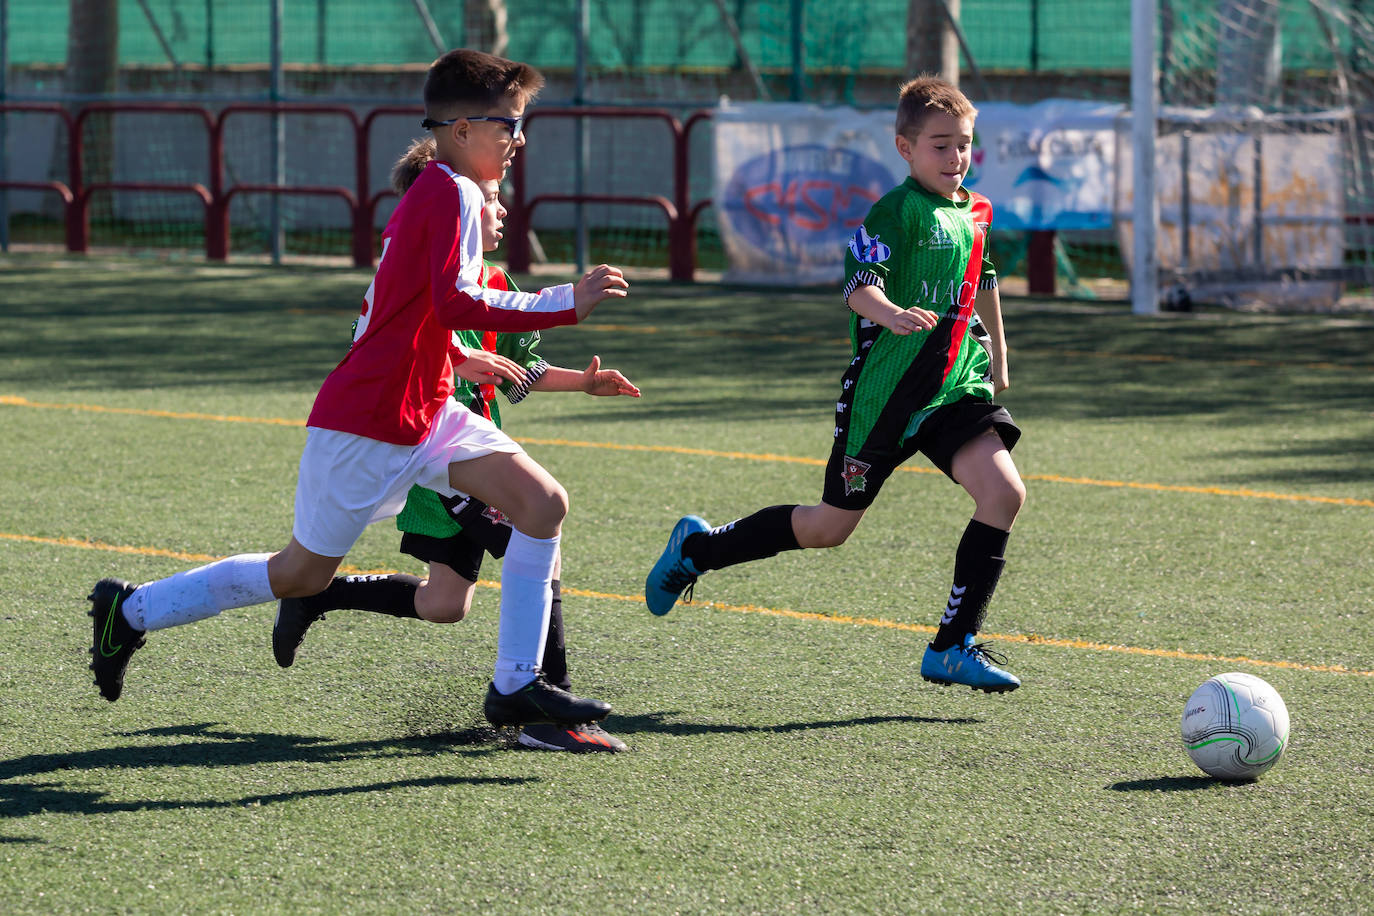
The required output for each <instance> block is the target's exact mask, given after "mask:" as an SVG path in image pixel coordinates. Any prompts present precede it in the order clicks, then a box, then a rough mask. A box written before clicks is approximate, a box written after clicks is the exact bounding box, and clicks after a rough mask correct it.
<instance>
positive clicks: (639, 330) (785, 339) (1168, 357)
mask: <svg viewBox="0 0 1374 916" xmlns="http://www.w3.org/2000/svg"><path fill="white" fill-rule="evenodd" d="M287 311H288V313H289V314H292V315H319V314H326V315H350V316H356V315H357V314H358V310H357V309H302V308H293V309H288V310H287ZM578 330H579V331H581V332H583V333H598V332H599V333H609V334H619V335H625V334H641V335H646V336H652V335H654V334H665V333H666V334H672V335H673V336H674V337H701V338H717V339H726V340H757V341H764V342H770V343H785V344H790V345H794V346H795V345H796V344H823V345H829V346H836V347H847V346H849V338H848V337H841V336H838V335H826V336H820V335H814V334H812V335H800V336H798V335H792V334H765V333H762V332H759V331H731V330H723V329H720V328H671V329H664V328H659V327H656V326H654V325H651V324H612V323H608V322H600V321H598V322H594V323H592V324H587V325H580V326H579V327H578ZM1012 355H1013V356H1016V355H1024V356H1039V357H1049V358H1052V359H1109V360H1112V361H1114V362H1127V363H1181V362H1206V363H1207V364H1208V365H1212V366H1243V367H1245V368H1266V367H1267V368H1272V369H1317V370H1321V371H1324V372H1332V371H1335V372H1352V371H1353V372H1374V365H1371V364H1368V363H1332V362H1288V361H1285V360H1268V359H1258V358H1255V357H1246V358H1237V359H1216V358H1215V357H1213V356H1211V355H1208V356H1179V355H1177V354H1174V353H1116V352H1113V351H1111V350H1060V349H1050V348H1044V347H1025V348H1015V349H1013V350H1012Z"/></svg>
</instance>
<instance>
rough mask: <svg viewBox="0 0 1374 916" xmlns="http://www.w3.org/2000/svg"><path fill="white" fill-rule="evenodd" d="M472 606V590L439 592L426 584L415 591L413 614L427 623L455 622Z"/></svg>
mask: <svg viewBox="0 0 1374 916" xmlns="http://www.w3.org/2000/svg"><path fill="white" fill-rule="evenodd" d="M470 607H472V592H471V591H466V592H463V593H454V592H448V591H445V592H440V591H437V590H435V589H431V588H429V587H428V586H425V587H423V588H421V589H420V590H419V591H417V592H416V593H415V616H417V617H419V618H420V619H421V620H423V621H425V622H427V623H457V622H458V621H460V620H462V619H463V618H464V617H466V616H467V615H468V609H469V608H470Z"/></svg>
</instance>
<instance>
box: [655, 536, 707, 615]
mask: <svg viewBox="0 0 1374 916" xmlns="http://www.w3.org/2000/svg"><path fill="white" fill-rule="evenodd" d="M710 530H711V526H710V525H709V524H707V522H706V520H705V519H703V518H698V517H697V516H695V515H684V516H683V517H682V518H680V519H678V522H677V524H676V525H674V526H673V533H672V534H671V535H669V536H668V546H667V547H665V548H664V549H663V555H662V556H661V557H659V558H658V562H657V563H655V564H654V568H653V569H651V570H649V578H647V579H645V580H644V603H645V604H647V605H648V606H649V610H650V611H652V612H653V613H655V614H657V615H658V616H660V617H662V616H663V615H664V614H666V613H668V612H669V611H671V610H672V609H673V605H674V604H677V599H678V596H680V595H681V594H682V592H683V590H684V589H685V590H686V591H687V593H688V594H687V600H688V601H691V600H692V596H691V588H692V585H693V584H694V583H695V582H696V581H697V576H699V575H701V573H700V572H698V571H697V568H696V567H695V566H693V565H692V561H691V560H689V559H687V558H686V557H684V556H683V555H682V542H683V541H685V540H687V536H688V535H690V534H696V533H698V532H702V531H710Z"/></svg>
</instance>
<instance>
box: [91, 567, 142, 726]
mask: <svg viewBox="0 0 1374 916" xmlns="http://www.w3.org/2000/svg"><path fill="white" fill-rule="evenodd" d="M137 587H138V586H136V585H130V584H129V583H128V582H125V581H124V580H123V579H101V580H100V581H99V582H97V583H96V584H95V588H93V589H91V593H90V594H89V595H87V596H86V600H87V601H89V602H90V603H91V609H90V610H89V611H87V614H89V615H90V617H91V619H92V630H93V637H92V639H91V670H92V671H94V672H95V686H97V687H99V688H100V695H101V696H102V697H104V698H105V699H107V700H109V701H110V702H111V703H113V702H114V701H115V700H117V699H119V695H120V694H121V693H123V692H124V669H125V668H127V667H129V656H131V655H133V654H134V650H135V649H138V648H141V647H142V646H143V644H144V643H145V642H147V640H145V639H144V638H143V632H144V631H143V630H135V629H134V628H133V627H132V626H131V625H130V624H129V621H127V620H125V619H124V611H123V610H122V609H123V607H124V602H125V600H126V599H127V598H128V597H129V596H130V595H132V594H133V593H134V589H135V588H137Z"/></svg>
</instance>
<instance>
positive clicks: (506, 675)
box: [492, 531, 558, 693]
mask: <svg viewBox="0 0 1374 916" xmlns="http://www.w3.org/2000/svg"><path fill="white" fill-rule="evenodd" d="M557 560H558V538H557V537H553V538H549V539H548V540H543V539H541V538H532V537H529V536H528V535H524V534H521V533H520V532H519V531H511V533H510V544H509V545H508V546H507V547H506V558H505V559H504V560H502V561H501V623H500V628H499V629H498V631H497V636H496V673H495V675H494V676H493V677H492V683H493V684H495V685H496V689H497V690H498V691H499V692H501V693H514V692H515V691H517V690H519V689H520V688H521V687H524V686H525V685H526V684H528V683H529V682H530V681H532V680H534V671H535V669H536V668H538V667H539V663H540V662H542V661H543V660H544V640H545V639H546V638H547V636H548V632H549V602H550V601H551V600H552V598H553V593H552V591H551V590H550V585H549V584H550V583H551V582H552V581H553V567H554V563H555V562H557Z"/></svg>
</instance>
